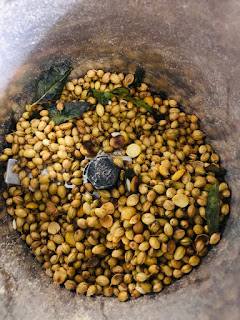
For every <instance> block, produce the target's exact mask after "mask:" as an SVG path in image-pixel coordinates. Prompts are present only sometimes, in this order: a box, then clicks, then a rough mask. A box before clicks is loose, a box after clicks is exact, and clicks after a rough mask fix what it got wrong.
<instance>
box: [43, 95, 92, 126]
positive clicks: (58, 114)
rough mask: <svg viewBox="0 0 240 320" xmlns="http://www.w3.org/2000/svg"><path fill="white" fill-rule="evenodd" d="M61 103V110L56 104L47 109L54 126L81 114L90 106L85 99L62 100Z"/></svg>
mask: <svg viewBox="0 0 240 320" xmlns="http://www.w3.org/2000/svg"><path fill="white" fill-rule="evenodd" d="M63 105H64V109H63V110H62V111H59V110H58V109H57V107H56V105H52V106H50V107H49V108H48V109H47V110H48V112H49V118H50V120H53V121H54V122H55V125H56V126H58V125H59V124H61V123H64V122H66V121H68V120H71V119H74V118H76V117H79V116H81V115H82V114H83V113H84V112H85V111H86V110H87V108H88V107H89V106H90V103H89V102H85V101H77V102H64V104H63Z"/></svg>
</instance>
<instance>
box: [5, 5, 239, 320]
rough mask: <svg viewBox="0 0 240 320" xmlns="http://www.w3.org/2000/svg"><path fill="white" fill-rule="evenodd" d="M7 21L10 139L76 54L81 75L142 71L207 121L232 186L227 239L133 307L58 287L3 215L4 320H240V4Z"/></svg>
mask: <svg viewBox="0 0 240 320" xmlns="http://www.w3.org/2000/svg"><path fill="white" fill-rule="evenodd" d="M0 15H1V20H0V27H1V31H0V43H1V52H0V63H1V73H0V78H1V81H0V84H1V88H2V97H1V100H0V103H1V109H0V118H1V119H0V120H1V123H2V124H4V125H1V130H0V134H1V136H2V135H3V134H4V132H5V131H6V129H5V128H6V120H7V119H9V118H17V116H18V110H19V105H23V100H27V99H28V96H29V94H30V93H31V90H30V89H29V90H24V91H23V93H22V89H23V88H24V86H25V85H26V84H27V82H28V81H29V80H30V82H32V79H34V77H35V75H36V74H37V71H38V68H39V66H41V65H42V64H44V63H47V64H50V63H51V61H53V60H56V59H62V58H63V57H64V56H71V57H72V59H73V63H74V66H75V70H74V73H73V74H72V75H73V76H74V75H75V74H78V75H79V74H81V73H83V72H84V71H86V70H87V69H88V68H90V67H93V68H98V67H102V68H104V69H112V70H116V69H117V70H124V71H134V69H135V67H136V66H137V65H138V64H141V65H143V66H144V67H145V68H146V71H147V82H148V83H152V84H153V87H154V88H155V89H161V90H163V91H166V92H167V93H169V95H170V96H171V97H175V98H176V99H177V100H178V101H179V102H180V103H181V104H182V105H183V106H184V108H185V110H187V111H191V112H193V113H195V114H196V115H198V116H199V117H200V119H201V124H202V128H203V129H204V130H205V132H206V133H207V134H208V137H209V138H208V139H209V141H210V142H211V143H212V144H213V146H214V148H215V149H216V151H217V152H218V153H219V154H220V155H221V158H222V160H223V165H224V166H225V167H226V168H227V170H228V174H227V180H228V182H229V183H230V186H231V189H232V201H231V215H230V218H229V220H228V222H227V225H226V229H225V231H224V234H223V237H222V240H221V242H220V243H219V245H217V246H216V247H215V248H214V249H213V250H211V252H210V253H209V254H208V255H207V257H205V259H204V261H203V263H202V264H201V265H200V267H199V268H197V269H196V270H194V271H193V272H192V273H191V274H190V275H188V276H185V277H184V278H182V279H181V280H180V281H177V282H176V283H175V284H173V285H171V286H170V287H168V288H166V289H165V290H164V291H163V292H162V293H160V294H157V295H151V296H144V297H142V298H140V299H138V300H131V301H128V302H126V303H120V302H118V301H117V299H115V298H104V297H96V298H86V297H82V296H79V295H76V294H74V293H71V292H68V291H67V290H65V289H63V288H60V287H58V286H57V285H55V284H53V283H52V282H51V280H50V279H49V278H47V276H46V275H45V273H44V271H43V270H42V269H41V267H40V265H39V264H38V263H37V262H36V261H35V260H34V258H33V257H32V256H31V254H30V253H29V251H28V249H27V247H26V245H25V244H24V243H23V242H22V241H20V240H19V234H17V232H16V231H14V230H13V229H12V227H11V219H10V218H9V217H7V216H6V213H5V210H2V212H1V213H0V319H17V320H21V319H25V320H28V319H34V320H35V319H37V320H38V319H46V320H48V319H51V320H54V319H66V320H68V319H71V320H78V319H84V320H85V319H93V320H95V319H99V320H101V319H142V320H145V319H151V320H155V319H156V320H157V319H163V320H164V319H168V320H171V319H173V320H183V319H186V320H188V319H189V320H190V319H196V320H208V319H209V320H215V319H220V320H224V319H228V320H237V319H239V318H240V312H239V300H240V294H239V290H240V288H239V239H238V238H239V231H240V225H239V190H240V169H239V162H238V158H239V156H240V149H239V144H240V139H239V135H240V123H239V120H240V105H239V104H240V103H239V101H240V61H239V56H240V36H239V29H240V19H239V17H240V3H239V1H238V0H229V1H225V0H211V1H209V0H202V1H199V2H197V1H187V0H183V1H175V0H161V1H154V0H131V1H127V0H123V1H117V0H105V1H104V0H88V1H86V0H83V1H74V0H70V1H63V0H52V1H47V0H41V1H40V0H36V1H31V0H19V1H16V0H11V1H6V2H5V3H3V5H1V13H0ZM28 88H30V87H28ZM8 123H9V122H8ZM0 139H1V141H2V138H0Z"/></svg>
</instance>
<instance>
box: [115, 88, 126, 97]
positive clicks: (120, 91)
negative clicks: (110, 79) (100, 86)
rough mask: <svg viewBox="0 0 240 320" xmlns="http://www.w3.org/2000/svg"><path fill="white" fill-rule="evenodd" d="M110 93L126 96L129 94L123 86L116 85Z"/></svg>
mask: <svg viewBox="0 0 240 320" xmlns="http://www.w3.org/2000/svg"><path fill="white" fill-rule="evenodd" d="M112 93H113V94H115V95H123V96H126V95H130V90H129V89H128V88H125V87H117V88H115V89H113V91H112Z"/></svg>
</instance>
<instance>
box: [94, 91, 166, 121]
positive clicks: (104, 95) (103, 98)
mask: <svg viewBox="0 0 240 320" xmlns="http://www.w3.org/2000/svg"><path fill="white" fill-rule="evenodd" d="M89 92H91V94H92V95H93V96H94V97H95V98H96V99H97V100H98V102H99V103H101V104H102V105H103V106H106V105H107V104H108V100H109V99H111V98H112V97H114V96H115V97H117V98H118V99H124V100H126V101H131V102H132V103H133V104H135V105H136V106H138V107H143V108H145V109H146V110H147V111H148V112H150V113H151V114H152V115H153V117H154V119H155V120H156V121H160V120H162V119H165V117H164V116H163V115H162V114H160V113H159V111H158V110H157V109H154V108H151V107H150V106H149V104H148V103H147V102H145V101H143V100H137V99H135V98H133V97H131V96H130V90H129V89H128V88H125V87H117V88H115V89H113V91H111V92H110V91H105V92H101V91H99V90H95V89H91V88H90V89H89Z"/></svg>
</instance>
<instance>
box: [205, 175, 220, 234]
mask: <svg viewBox="0 0 240 320" xmlns="http://www.w3.org/2000/svg"><path fill="white" fill-rule="evenodd" d="M219 212H220V196H219V182H218V181H216V182H215V183H214V184H213V185H212V187H211V189H210V191H209V193H208V203H207V208H206V218H207V223H208V229H209V235H210V237H211V235H212V234H213V233H215V232H218V229H219V224H220V219H219Z"/></svg>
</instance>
